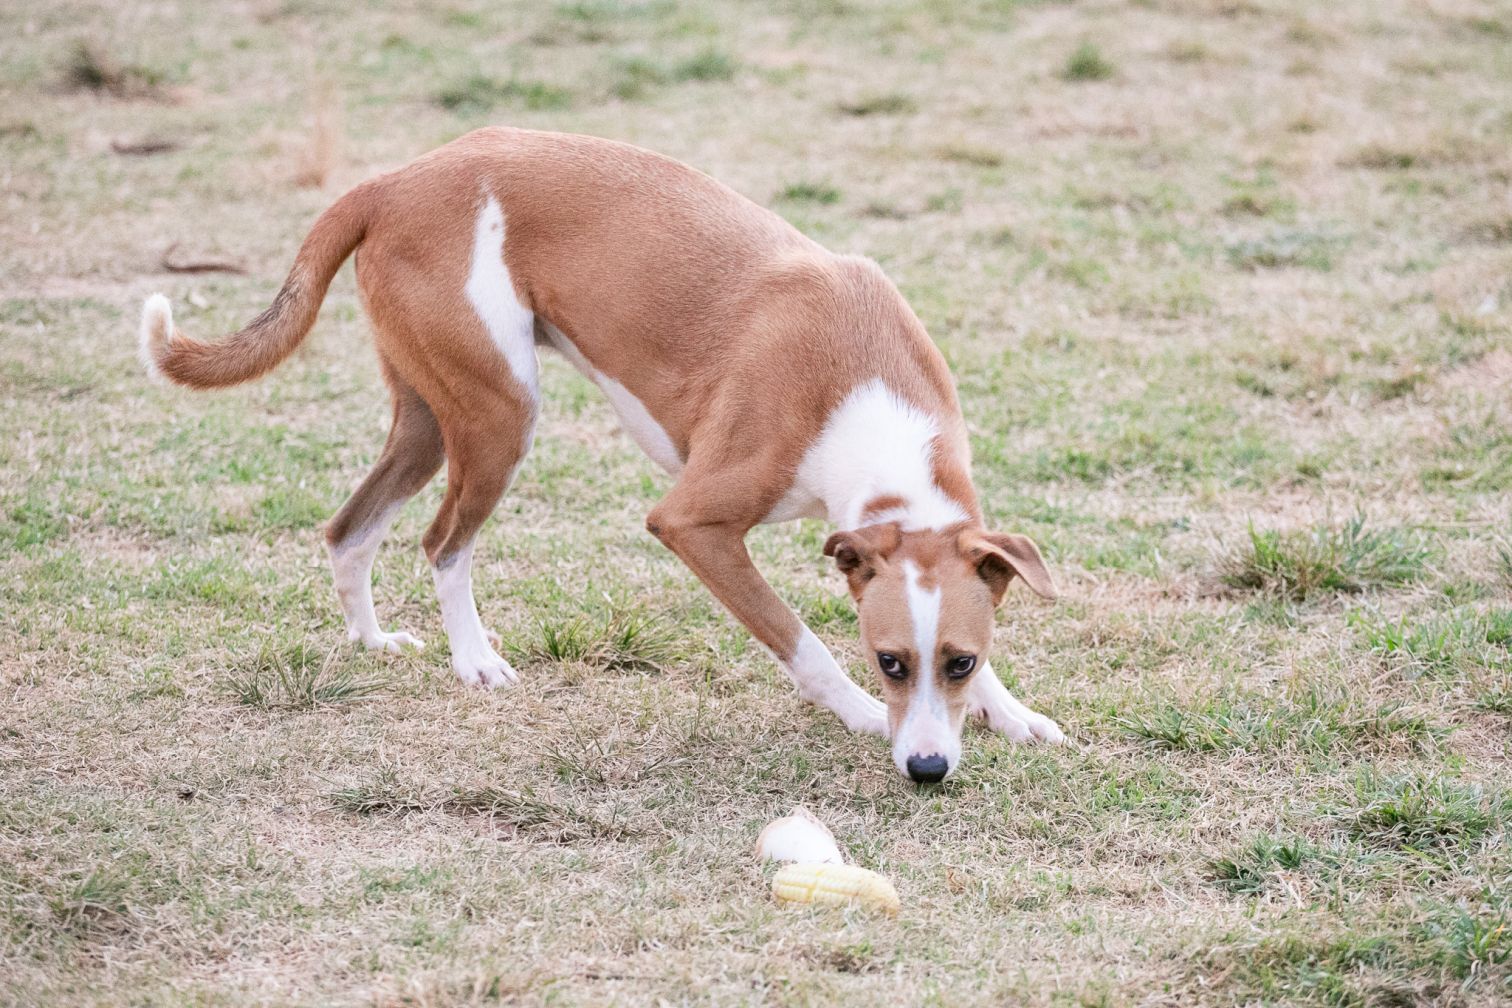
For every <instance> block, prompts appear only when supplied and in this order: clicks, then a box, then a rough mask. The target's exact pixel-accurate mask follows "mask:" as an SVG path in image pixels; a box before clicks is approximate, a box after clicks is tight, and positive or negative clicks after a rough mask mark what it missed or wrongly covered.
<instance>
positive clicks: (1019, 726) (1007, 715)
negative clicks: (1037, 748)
mask: <svg viewBox="0 0 1512 1008" xmlns="http://www.w3.org/2000/svg"><path fill="white" fill-rule="evenodd" d="M975 713H976V714H979V715H981V716H982V717H984V718H986V719H987V726H988V727H989V728H991V729H992V730H993V731H995V732H1000V733H1001V734H1003V735H1006V736H1008V737H1009V738H1010V739H1012V740H1013V741H1015V742H1045V743H1048V744H1050V745H1061V744H1063V743H1064V742H1065V741H1066V733H1065V732H1063V731H1061V729H1060V725H1058V724H1056V723H1055V722H1054V721H1052V720H1050V719H1049V718H1047V717H1045V715H1043V714H1036V713H1035V712H1034V711H1032V710H1029V709H1028V708H1027V707H1026V708H1024V709H1023V710H1022V711H1018V712H1010V711H1007V710H989V709H985V708H983V709H979V710H977V711H975Z"/></svg>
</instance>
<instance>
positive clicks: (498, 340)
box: [466, 196, 541, 402]
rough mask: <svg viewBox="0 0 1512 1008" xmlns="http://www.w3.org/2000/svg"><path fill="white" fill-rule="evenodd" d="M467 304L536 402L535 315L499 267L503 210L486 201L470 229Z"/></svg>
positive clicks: (493, 201) (538, 391)
mask: <svg viewBox="0 0 1512 1008" xmlns="http://www.w3.org/2000/svg"><path fill="white" fill-rule="evenodd" d="M466 291H467V300H468V301H471V302H472V306H473V310H475V311H476V312H477V313H478V318H480V319H482V320H483V325H484V327H485V328H487V329H488V335H489V336H490V337H491V338H492V339H493V341H494V345H496V346H497V347H498V348H499V351H500V352H501V353H503V354H504V359H505V360H506V361H508V362H509V370H510V371H512V372H514V376H515V379H516V380H517V381H519V383H520V384H521V385H523V386H525V390H526V392H528V393H529V394H530V398H531V400H532V401H533V402H539V401H540V398H541V385H540V378H539V373H538V370H537V369H538V365H537V362H536V351H535V315H534V314H533V313H532V312H531V311H530V309H528V308H526V307H525V306H524V305H523V304H521V303H520V299H519V297H518V296H516V294H515V288H514V280H513V279H511V278H510V275H509V267H508V266H505V265H504V210H503V208H502V207H500V206H499V201H498V200H497V199H495V198H494V197H492V196H490V197H488V202H487V203H485V204H484V205H483V209H482V210H480V211H478V221H477V224H476V225H475V226H474V229H473V250H472V266H471V267H470V268H469V269H468V273H467V288H466Z"/></svg>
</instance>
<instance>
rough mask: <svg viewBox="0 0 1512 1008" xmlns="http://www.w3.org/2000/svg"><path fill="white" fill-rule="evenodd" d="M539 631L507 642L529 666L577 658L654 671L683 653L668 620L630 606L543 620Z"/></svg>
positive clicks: (599, 665)
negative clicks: (598, 613)
mask: <svg viewBox="0 0 1512 1008" xmlns="http://www.w3.org/2000/svg"><path fill="white" fill-rule="evenodd" d="M538 630H539V633H538V635H536V636H534V637H529V636H525V637H517V638H513V639H511V640H510V641H509V645H508V649H509V652H510V654H511V656H512V657H513V658H517V659H519V660H520V661H521V662H524V663H526V664H527V665H531V664H538V663H541V662H556V663H563V662H577V663H580V664H583V665H587V666H589V667H591V668H595V669H599V670H602V671H649V672H657V671H662V670H663V669H664V668H665V667H666V666H667V665H669V664H670V663H672V662H674V661H676V660H678V659H679V658H681V657H682V652H681V649H680V647H679V644H680V641H679V640H678V637H677V635H676V634H674V633H673V632H672V631H671V629H670V626H669V621H667V620H666V618H665V617H661V616H658V615H656V614H654V613H649V612H646V611H643V610H638V609H634V608H627V607H620V606H616V607H612V608H611V609H610V611H609V612H608V613H606V614H605V615H603V616H602V617H599V618H597V619H593V618H589V617H583V616H574V617H569V618H567V619H565V620H545V621H542V622H541V623H540V624H539V625H538Z"/></svg>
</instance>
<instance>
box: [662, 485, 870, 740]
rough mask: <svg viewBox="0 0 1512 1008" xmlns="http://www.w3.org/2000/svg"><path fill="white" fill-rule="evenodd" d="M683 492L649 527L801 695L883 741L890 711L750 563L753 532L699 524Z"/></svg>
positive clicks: (666, 503)
mask: <svg viewBox="0 0 1512 1008" xmlns="http://www.w3.org/2000/svg"><path fill="white" fill-rule="evenodd" d="M681 488H682V485H681V484H679V487H678V488H674V490H673V492H672V493H671V494H668V495H667V498H666V499H665V500H663V501H662V502H661V503H660V504H658V505H657V506H656V507H655V508H654V509H652V511H651V514H650V516H649V517H648V518H647V519H646V528H647V529H649V530H650V532H651V534H652V535H654V536H656V537H657V538H658V539H660V540H661V541H662V542H663V543H665V544H666V546H667V548H668V549H670V550H671V551H672V552H674V553H676V554H677V556H678V558H679V559H680V560H682V562H683V563H685V564H687V565H688V569H689V570H691V571H692V572H693V573H694V574H696V575H698V578H699V580H701V581H703V583H704V584H705V585H707V586H708V588H709V591H711V592H713V594H714V597H715V598H717V599H718V600H719V601H720V602H721V603H722V604H723V605H724V607H725V608H726V609H728V610H730V612H731V613H733V614H734V616H735V618H736V619H738V620H740V622H741V623H743V624H745V627H746V629H748V630H750V631H751V633H752V634H753V635H754V636H755V637H756V639H757V640H758V641H760V642H761V644H762V645H763V646H764V647H766V649H767V650H768V651H770V652H771V653H772V655H773V656H774V657H776V659H777V660H778V662H779V663H780V664H781V665H782V667H783V670H784V671H786V672H787V674H788V676H789V677H791V678H792V680H793V682H794V683H796V684H797V686H798V694H799V696H801V697H803V698H804V699H805V700H808V701H810V702H812V703H816V704H819V705H820V706H821V707H826V708H828V709H829V710H831V711H834V712H835V713H836V714H837V715H839V717H840V720H841V721H844V722H845V725H846V727H847V728H850V729H851V730H852V731H864V732H870V733H872V734H874V735H881V736H884V737H885V736H886V735H887V708H886V707H884V706H883V705H882V702H881V701H880V700H878V699H876V698H875V697H873V696H871V695H869V694H868V693H867V692H866V691H865V690H863V689H862V688H861V687H859V686H857V685H856V684H855V683H854V682H853V681H851V679H850V677H849V676H847V675H846V674H845V672H844V671H843V670H842V669H841V668H840V666H839V664H838V663H837V662H836V661H835V659H834V658H833V657H832V656H831V655H830V653H829V649H828V648H826V647H825V646H824V644H823V643H822V642H821V641H820V640H819V638H818V637H815V636H814V633H813V631H811V630H810V629H809V628H808V627H806V626H804V625H803V622H802V621H801V620H799V619H798V617H797V616H796V615H794V613H793V611H792V610H791V609H789V608H788V607H787V606H786V605H784V604H783V601H782V600H781V599H780V598H778V597H777V593H776V592H775V591H773V590H772V586H771V585H769V584H767V581H766V579H765V578H763V577H762V576H761V572H760V571H758V570H757V569H756V565H755V564H753V563H752V562H751V555H750V553H749V552H748V551H747V550H746V546H745V534H746V532H748V531H749V530H750V527H749V526H746V527H744V528H742V527H741V526H740V524H739V523H703V522H700V521H699V520H698V519H697V518H696V517H695V516H694V515H693V514H692V513H690V511H688V510H686V509H684V508H682V507H680V505H679V500H680V499H681V497H682V496H683V495H680V494H678V489H681Z"/></svg>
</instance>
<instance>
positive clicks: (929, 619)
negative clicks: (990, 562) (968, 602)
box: [892, 560, 961, 774]
mask: <svg viewBox="0 0 1512 1008" xmlns="http://www.w3.org/2000/svg"><path fill="white" fill-rule="evenodd" d="M903 579H904V588H905V591H906V592H907V598H908V615H909V618H910V619H911V620H912V621H913V633H914V651H915V666H916V667H915V668H913V669H911V670H910V671H911V672H912V673H913V675H912V680H913V690H912V692H911V694H910V695H909V699H908V710H907V711H905V712H904V714H903V723H902V724H900V725H899V726H898V734H897V735H896V736H895V737H894V738H893V747H892V758H893V763H894V765H896V766H897V768H898V770H899V771H900V772H902V773H904V774H906V773H908V757H910V756H936V755H938V756H944V757H945V763H946V765H947V766H948V767H949V768H950V770H949V772H954V771H955V768H956V764H957V763H958V762H960V759H961V737H960V735H959V734H958V733H957V732H955V731H954V730H952V728H951V725H950V714H949V712H948V711H947V710H946V709H945V698H944V696H942V695H941V693H940V687H939V683H938V682H937V681H936V678H935V676H936V669H935V658H936V656H935V648H936V647H937V646H938V644H939V636H940V587H939V585H936V586H935V587H934V588H931V589H927V590H926V589H925V588H923V587H922V586H920V584H919V569H918V568H917V567H916V566H914V563H913V561H912V560H904V561H903Z"/></svg>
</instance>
